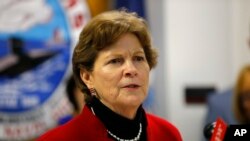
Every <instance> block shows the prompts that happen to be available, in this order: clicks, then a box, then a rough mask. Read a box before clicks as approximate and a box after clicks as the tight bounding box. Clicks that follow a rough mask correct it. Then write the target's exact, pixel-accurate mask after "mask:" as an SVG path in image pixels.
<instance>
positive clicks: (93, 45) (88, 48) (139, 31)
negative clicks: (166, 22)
mask: <svg viewBox="0 0 250 141" xmlns="http://www.w3.org/2000/svg"><path fill="white" fill-rule="evenodd" d="M126 33H132V34H134V35H135V36H136V37H137V38H138V39H139V42H140V43H141V45H142V47H143V50H144V53H145V56H146V60H147V62H148V64H149V67H150V69H152V68H154V67H155V66H156V64H157V52H156V51H155V49H154V48H153V47H152V44H151V35H150V33H149V31H148V27H147V25H146V22H145V20H144V19H143V18H141V17H138V16H137V14H136V13H130V12H127V11H125V10H120V11H108V12H104V13H101V14H99V15H97V16H95V17H94V18H93V19H92V20H91V21H90V22H89V23H88V24H87V25H86V26H85V27H84V29H83V30H82V31H81V33H80V37H79V41H78V43H77V45H76V47H75V49H74V52H73V59H72V63H73V73H74V78H75V81H76V84H77V85H78V86H79V87H80V89H81V90H82V92H83V93H84V94H85V101H86V102H88V99H89V98H90V91H89V90H88V88H87V86H86V84H85V83H84V82H83V81H82V80H81V77H80V69H83V68H84V69H86V70H87V71H89V72H91V71H92V70H93V65H94V63H95V60H96V58H97V55H98V53H99V51H100V50H102V49H104V48H106V47H108V46H109V45H111V44H113V43H115V42H116V41H117V40H118V39H119V38H120V37H121V36H122V35H124V34H126Z"/></svg>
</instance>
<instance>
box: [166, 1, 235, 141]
mask: <svg viewBox="0 0 250 141" xmlns="http://www.w3.org/2000/svg"><path fill="white" fill-rule="evenodd" d="M230 4H231V3H230V1H229V0H220V1H218V0H168V1H166V3H165V4H164V5H165V7H166V9H165V11H164V13H165V15H164V18H165V20H166V21H165V22H166V25H165V26H166V28H165V33H166V38H165V46H166V51H165V54H166V58H165V62H166V64H167V67H166V68H167V72H168V74H167V78H166V79H167V81H168V86H167V94H168V95H167V98H166V103H168V106H167V108H168V111H169V113H168V115H169V119H170V120H171V121H172V122H174V123H175V124H176V125H177V127H179V129H180V131H181V132H182V135H183V138H184V140H185V141H198V140H200V139H201V136H202V135H203V132H202V130H203V127H202V122H203V119H204V115H205V112H206V107H205V106H204V105H187V104H186V103H185V99H184V88H185V86H187V85H191V86H192V85H198V86H199V85H201V86H203V85H204V86H206V85H208V86H210V85H214V86H215V87H216V88H218V89H223V88H225V87H227V86H229V85H230V83H231V82H232V71H231V70H232V63H231V62H232V58H231V50H232V45H231V44H230V41H231V40H232V38H231V35H232V32H231V24H230V22H231V14H230V12H231V11H230V6H231V5H230Z"/></svg>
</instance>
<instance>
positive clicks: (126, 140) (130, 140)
mask: <svg viewBox="0 0 250 141" xmlns="http://www.w3.org/2000/svg"><path fill="white" fill-rule="evenodd" d="M91 111H92V113H93V114H94V115H95V111H94V109H93V107H91ZM107 132H108V134H109V135H110V136H112V137H113V138H115V139H116V140H118V141H139V140H140V137H141V132H142V125H141V123H140V129H139V132H138V134H137V136H136V137H135V138H133V139H121V138H119V137H117V136H116V135H115V134H113V133H112V132H110V131H109V130H108V129H107Z"/></svg>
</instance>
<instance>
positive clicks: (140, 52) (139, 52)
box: [104, 50, 145, 59]
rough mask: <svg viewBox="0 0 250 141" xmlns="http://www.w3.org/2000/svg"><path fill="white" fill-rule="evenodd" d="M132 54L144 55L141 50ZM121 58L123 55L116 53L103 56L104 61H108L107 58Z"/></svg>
mask: <svg viewBox="0 0 250 141" xmlns="http://www.w3.org/2000/svg"><path fill="white" fill-rule="evenodd" d="M134 54H143V55H145V53H144V51H143V50H138V51H135V52H134V53H133V55H134ZM122 56H123V53H122V52H118V53H117V52H116V53H110V54H109V55H107V56H105V57H104V59H109V58H111V57H122Z"/></svg>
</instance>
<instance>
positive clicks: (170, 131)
mask: <svg viewBox="0 0 250 141" xmlns="http://www.w3.org/2000/svg"><path fill="white" fill-rule="evenodd" d="M146 118H147V124H148V125H147V140H148V141H182V139H181V135H180V133H179V131H178V130H177V128H176V127H174V126H173V125H172V124H171V123H169V122H168V121H166V120H164V119H161V118H159V117H156V116H154V115H151V114H148V113H147V114H146ZM106 130H107V129H106V128H105V126H104V125H103V123H102V122H101V121H100V120H99V119H98V118H97V117H96V116H95V115H93V114H92V112H91V110H90V109H89V108H88V107H87V106H85V107H84V108H83V111H82V113H81V114H80V115H79V116H77V117H75V118H74V119H72V120H71V121H69V122H67V123H66V124H64V125H61V126H59V127H57V128H55V129H53V130H51V131H49V132H47V133H45V134H44V135H42V136H41V137H40V138H39V139H38V140H37V141H112V139H111V138H109V137H108V133H107V131H106Z"/></svg>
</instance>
